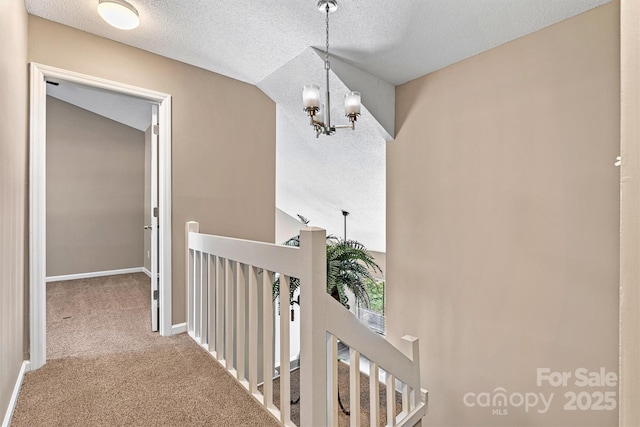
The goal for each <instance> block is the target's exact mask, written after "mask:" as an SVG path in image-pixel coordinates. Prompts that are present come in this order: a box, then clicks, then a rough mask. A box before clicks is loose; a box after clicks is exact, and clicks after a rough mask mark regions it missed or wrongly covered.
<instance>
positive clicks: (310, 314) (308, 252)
mask: <svg viewBox="0 0 640 427" xmlns="http://www.w3.org/2000/svg"><path fill="white" fill-rule="evenodd" d="M326 245H327V241H326V231H325V230H323V229H321V228H317V227H310V228H308V229H304V230H300V251H301V260H302V267H303V268H302V271H303V273H302V277H300V426H301V427H307V426H326V425H328V422H327V420H328V419H330V418H328V417H327V407H328V406H327V402H330V401H331V399H330V395H329V393H330V390H329V389H328V387H327V378H328V376H327V345H328V338H327V333H326V331H327V329H326V326H327V307H326V301H327V297H326V296H327V248H326Z"/></svg>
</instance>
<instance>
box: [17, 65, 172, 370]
mask: <svg viewBox="0 0 640 427" xmlns="http://www.w3.org/2000/svg"><path fill="white" fill-rule="evenodd" d="M30 69H31V78H30V104H29V105H30V127H29V140H30V144H29V153H30V154H29V295H30V296H29V319H30V326H29V327H30V330H29V332H30V333H29V336H30V343H29V344H30V347H29V353H30V357H31V359H30V363H31V364H30V369H31V370H35V369H38V368H40V367H41V366H43V365H44V364H45V362H46V241H45V238H46V204H45V200H46V199H45V197H46V100H47V88H46V79H47V78H54V79H57V80H63V81H68V82H73V83H78V84H82V85H85V86H90V87H95V88H100V89H105V90H108V91H111V92H117V93H122V94H125V95H129V96H134V97H137V98H142V99H146V100H148V101H151V102H153V103H157V104H158V105H159V112H160V118H159V123H158V124H159V130H160V132H159V133H160V136H159V145H160V146H159V153H158V154H159V159H158V160H159V161H158V163H159V171H158V175H159V179H158V187H159V204H158V207H159V210H160V221H159V223H160V224H159V228H160V233H159V234H160V239H159V253H158V256H159V259H160V266H161V267H160V335H163V336H168V335H171V333H172V332H171V330H172V327H171V325H172V322H171V95H168V94H165V93H161V92H156V91H152V90H149V89H144V88H140V87H136V86H131V85H127V84H124V83H118V82H114V81H111V80H106V79H102V78H98V77H93V76H89V75H86V74H80V73H76V72H73V71H68V70H63V69H61V68H55V67H50V66H47V65H42V64H37V63H34V62H32V63H31V64H30Z"/></svg>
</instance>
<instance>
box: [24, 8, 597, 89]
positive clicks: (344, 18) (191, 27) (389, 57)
mask: <svg viewBox="0 0 640 427" xmlns="http://www.w3.org/2000/svg"><path fill="white" fill-rule="evenodd" d="M609 1H610V0H481V1H479V0H398V1H391V2H390V1H388V0H367V1H363V0H360V1H356V0H342V1H340V2H339V7H338V12H336V13H334V14H333V15H332V16H331V27H332V29H331V44H332V46H333V47H332V51H333V53H335V54H336V55H337V56H340V57H342V58H343V59H345V60H347V61H349V62H351V63H352V64H353V65H356V66H358V67H359V68H362V69H364V70H367V71H369V72H370V73H372V74H374V75H377V76H378V77H380V78H382V79H383V80H386V81H388V82H389V83H392V84H394V85H397V84H400V83H404V82H406V81H408V80H412V79H414V78H416V77H419V76H422V75H425V74H427V73H429V72H432V71H434V70H437V69H439V68H442V67H445V66H447V65H449V64H452V63H454V62H458V61H460V60H462V59H465V58H468V57H470V56H472V55H475V54H477V53H479V52H482V51H485V50H488V49H491V48H493V47H495V46H498V45H500V44H503V43H505V42H507V41H510V40H513V39H516V38H518V37H520V36H523V35H525V34H528V33H531V32H533V31H536V30H539V29H540V28H543V27H546V26H548V25H551V24H553V23H556V22H558V21H561V20H563V19H566V18H568V17H570V16H573V15H576V14H578V13H581V12H584V11H586V10H588V9H591V8H593V7H595V6H598V5H601V4H604V3H608V2H609ZM25 3H26V5H27V10H28V11H29V13H31V14H33V15H36V16H41V17H43V18H46V19H49V20H51V21H55V22H60V23H62V24H65V25H69V26H71V27H75V28H79V29H81V30H84V31H87V32H90V33H94V34H98V35H100V36H103V37H107V38H110V39H113V40H117V41H120V42H122V43H126V44H128V45H132V46H136V47H139V48H142V49H145V50H148V51H150V52H154V53H157V54H160V55H163V56H167V57H169V58H173V59H177V60H179V61H183V62H186V63H189V64H193V65H197V66H199V67H202V68H204V69H207V70H211V71H215V72H217V73H220V74H224V75H227V76H230V77H233V78H236V79H239V80H243V81H246V82H249V83H253V84H256V83H258V82H260V81H261V80H263V79H264V78H265V77H267V76H268V75H270V74H271V73H273V72H274V71H275V70H277V69H278V68H280V67H281V66H282V65H284V64H286V63H287V62H289V61H290V60H291V59H293V58H295V57H296V56H298V55H299V54H300V53H301V52H302V51H304V50H305V49H306V48H307V47H309V46H313V47H317V48H323V46H324V31H325V29H324V18H323V16H322V14H320V12H318V10H317V9H316V0H261V1H257V0H216V1H215V2H214V1H211V0H189V1H185V0H163V1H158V0H130V3H131V4H133V5H134V6H135V7H136V8H137V9H138V11H139V13H140V21H141V24H140V27H138V28H136V29H134V30H131V31H120V30H117V29H115V28H112V27H110V26H109V25H107V24H106V23H105V22H104V21H103V20H102V19H101V18H100V17H99V16H98V14H97V13H96V7H97V4H98V1H97V0H94V1H91V0H26V2H25Z"/></svg>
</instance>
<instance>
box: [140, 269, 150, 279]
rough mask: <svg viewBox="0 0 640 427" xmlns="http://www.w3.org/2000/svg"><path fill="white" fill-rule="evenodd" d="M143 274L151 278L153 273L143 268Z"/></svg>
mask: <svg viewBox="0 0 640 427" xmlns="http://www.w3.org/2000/svg"><path fill="white" fill-rule="evenodd" d="M142 272H143V273H144V274H146V275H147V276H149V278H151V272H150V271H149V270H147V267H142Z"/></svg>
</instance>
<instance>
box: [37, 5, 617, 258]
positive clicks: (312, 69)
mask: <svg viewBox="0 0 640 427" xmlns="http://www.w3.org/2000/svg"><path fill="white" fill-rule="evenodd" d="M609 1H610V0H482V1H479V0H402V1H397V2H390V1H388V0H367V1H355V0H341V1H339V2H338V3H339V7H338V11H337V12H336V13H334V14H332V15H331V52H332V54H333V55H334V56H335V57H336V58H337V59H341V60H342V63H344V64H345V65H344V66H343V67H342V68H341V69H340V70H338V68H340V67H336V73H337V74H333V75H332V77H331V88H332V90H331V92H332V97H333V98H332V99H333V100H335V101H333V102H332V106H333V108H336V112H335V113H333V112H332V115H333V117H335V118H336V121H337V120H338V118H340V114H339V111H340V108H339V105H338V104H339V99H340V98H341V95H342V94H343V93H344V92H346V91H347V89H351V90H353V86H354V84H357V82H358V79H354V78H350V77H349V75H348V74H351V73H349V72H346V74H345V70H347V69H348V68H349V67H353V68H355V69H360V70H364V71H365V72H366V73H368V74H369V75H372V76H373V77H375V78H378V79H380V81H383V82H386V84H389V85H390V86H395V85H398V84H401V83H404V82H407V81H409V80H412V79H415V78H417V77H420V76H423V75H425V74H428V73H430V72H433V71H435V70H438V69H440V68H443V67H446V66H447V65H450V64H453V63H455V62H458V61H461V60H463V59H466V58H469V57H471V56H473V55H475V54H478V53H480V52H483V51H486V50H489V49H491V48H494V47H496V46H499V45H501V44H504V43H506V42H509V41H511V40H514V39H516V38H518V37H521V36H524V35H526V34H529V33H531V32H534V31H537V30H539V29H541V28H544V27H546V26H549V25H552V24H554V23H557V22H559V21H562V20H564V19H567V18H569V17H571V16H574V15H577V14H579V13H582V12H585V11H587V10H589V9H592V8H594V7H597V6H599V5H602V4H605V3H608V2H609ZM25 3H26V5H27V10H28V11H29V13H31V14H33V15H36V16H40V17H43V18H45V19H49V20H52V21H55V22H59V23H62V24H65V25H69V26H71V27H74V28H78V29H80V30H83V31H87V32H90V33H94V34H97V35H100V36H103V37H106V38H110V39H113V40H116V41H119V42H122V43H125V44H128V45H132V46H135V47H139V48H141V49H144V50H148V51H150V52H153V53H157V54H159V55H163V56H166V57H169V58H173V59H176V60H179V61H182V62H186V63H189V64H192V65H195V66H198V67H201V68H204V69H207V70H210V71H213V72H216V73H220V74H224V75H227V76H229V77H232V78H235V79H238V80H242V81H245V82H248V83H251V84H256V85H258V86H259V87H260V88H261V89H262V90H263V91H264V92H265V93H266V94H267V95H269V96H270V97H271V98H272V99H274V100H275V102H276V103H277V120H278V123H277V147H278V148H277V183H276V193H277V206H278V207H279V208H281V209H282V210H284V211H285V212H286V213H288V214H289V215H291V216H294V217H295V216H296V214H302V215H304V216H306V217H308V218H310V219H311V221H312V222H311V224H313V225H317V226H321V227H324V228H326V229H327V230H328V232H329V233H333V234H336V235H342V214H341V213H340V211H341V210H343V209H344V210H347V211H349V212H351V215H349V217H348V229H349V231H348V237H350V238H355V239H358V240H360V241H361V242H363V243H364V244H365V245H367V246H368V247H369V248H370V249H374V250H377V251H384V250H385V227H384V212H385V207H384V206H385V166H384V165H385V160H384V152H385V149H384V144H385V140H386V139H389V134H391V135H390V136H391V137H392V136H393V135H392V133H393V132H387V135H386V136H385V132H381V131H380V130H381V129H383V130H384V129H386V130H388V129H389V127H391V126H390V124H389V122H388V121H385V119H384V118H382V115H381V114H379V111H378V109H377V107H379V106H380V105H383V104H384V101H381V99H378V98H375V99H374V98H373V97H369V99H367V96H369V95H370V94H368V93H366V92H363V94H362V95H363V104H364V106H365V109H366V110H367V111H365V112H363V115H362V117H361V119H360V120H359V121H358V124H357V130H356V131H353V132H352V131H342V132H340V133H338V134H337V135H334V136H332V137H329V138H327V137H321V138H320V139H315V135H314V134H313V132H312V130H311V129H310V128H309V127H308V119H307V117H306V116H305V115H304V113H303V112H302V111H301V105H300V103H301V99H300V98H301V96H300V94H301V89H302V88H301V84H302V82H304V83H305V84H309V83H315V84H319V85H320V86H321V87H322V86H324V85H323V84H322V82H323V81H324V80H323V78H322V76H320V77H318V72H320V73H322V71H323V70H322V68H320V69H319V70H318V69H317V68H318V65H309V64H310V61H311V62H314V61H315V62H317V61H316V60H315V59H313V57H311V56H308V55H309V54H310V53H309V52H312V51H313V50H309V47H313V48H317V49H321V50H322V49H324V37H325V26H324V16H323V15H322V14H320V13H319V12H318V10H317V8H316V0H262V1H256V0H217V1H215V2H213V1H211V0H189V1H185V0H163V1H158V0H130V3H132V4H133V5H134V6H135V7H136V8H137V10H138V11H139V13H140V19H141V25H140V27H139V28H137V29H135V30H131V31H120V30H116V29H114V28H112V27H110V26H109V25H107V24H106V23H105V22H104V21H102V19H101V18H100V17H99V16H98V14H97V13H96V6H97V4H98V1H97V0H26V1H25ZM297 58H298V59H297ZM299 58H303V59H302V60H300V59H299ZM304 58H306V59H304ZM336 65H338V61H337V60H336ZM341 72H342V73H343V75H342V76H341V75H340V74H341ZM292 76H293V77H295V78H291V77H292ZM287 79H289V80H287ZM287 83H288V84H287ZM383 92H384V91H383ZM296 93H297V95H296ZM381 93H382V92H381ZM296 96H297V97H298V101H296V100H295V97H296ZM375 96H378V97H379V96H381V94H380V93H378V94H376V95H375ZM374 104H377V106H376V107H374ZM367 105H369V107H370V109H367ZM372 113H374V114H372ZM376 116H377V117H376Z"/></svg>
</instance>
